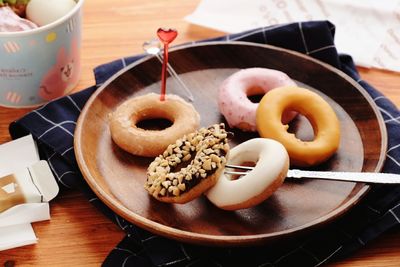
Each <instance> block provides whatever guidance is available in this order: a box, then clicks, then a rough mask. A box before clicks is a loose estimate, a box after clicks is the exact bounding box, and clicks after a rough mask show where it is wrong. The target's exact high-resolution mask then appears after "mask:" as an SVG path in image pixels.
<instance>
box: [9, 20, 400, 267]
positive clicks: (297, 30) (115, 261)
mask: <svg viewBox="0 0 400 267" xmlns="http://www.w3.org/2000/svg"><path fill="white" fill-rule="evenodd" d="M334 32H335V27H334V25H332V24H331V23H329V22H326V21H315V22H302V23H293V24H286V25H278V26H273V27H265V28H259V29H255V30H252V31H247V32H243V33H239V34H233V35H227V36H224V37H221V38H215V39H209V40H204V41H212V40H217V41H220V40H227V41H235V40H240V41H248V42H255V43H266V44H271V45H275V46H279V47H283V48H287V49H292V50H296V51H299V52H302V53H305V54H307V55H309V56H312V57H314V58H317V59H319V60H322V61H324V62H326V63H328V64H330V65H332V66H334V67H336V68H338V69H340V70H342V71H344V72H345V73H347V74H348V75H349V76H351V77H352V78H353V79H354V80H355V81H357V82H358V83H359V84H360V85H361V86H362V87H363V88H364V89H365V90H366V92H368V94H370V95H371V97H372V98H373V99H374V101H375V103H376V104H377V106H378V108H379V110H380V111H381V113H382V115H383V117H384V119H385V123H386V127H387V130H388V140H389V145H388V151H387V159H386V162H385V166H384V168H383V171H384V172H391V173H400V124H399V118H400V113H399V110H398V109H397V108H396V106H395V105H393V104H392V103H391V102H390V101H389V100H388V99H387V98H386V97H385V96H383V95H382V94H381V93H379V92H378V91H377V90H376V89H374V88H373V87H372V86H370V85H369V84H368V83H366V82H365V81H363V80H362V79H361V78H360V76H359V75H358V73H357V70H356V68H355V66H354V64H353V61H352V59H351V57H350V56H346V55H339V54H338V53H337V50H336V48H335V45H334ZM143 56H144V55H138V56H134V57H127V58H121V59H119V60H116V61H113V62H110V63H107V64H104V65H101V66H99V67H97V68H96V69H95V70H94V73H95V77H96V85H94V86H92V87H90V88H88V89H86V90H83V91H81V92H78V93H76V94H73V95H70V96H66V97H63V98H60V99H58V100H55V101H52V102H50V103H48V104H46V105H44V106H43V107H41V108H39V109H37V110H34V111H32V112H31V113H29V114H27V115H26V116H24V117H23V118H21V119H19V120H18V121H16V122H13V123H12V124H11V125H10V134H11V136H12V137H13V138H18V137H21V136H24V135H26V134H29V133H31V134H32V135H33V136H34V138H35V139H36V140H37V142H38V147H39V150H40V155H41V157H42V158H43V159H46V160H48V162H49V164H50V166H51V169H52V170H53V172H54V174H55V176H56V178H57V180H58V182H59V184H60V185H62V186H64V187H67V188H78V189H80V190H82V191H84V192H85V194H86V195H87V197H88V200H89V201H90V202H91V203H93V204H94V205H95V206H96V207H98V208H99V209H100V210H101V211H102V212H104V214H106V215H107V216H108V217H109V218H110V219H111V220H112V221H114V222H115V223H116V224H118V225H119V226H120V227H121V229H123V230H124V231H125V232H126V237H125V238H124V239H123V240H122V241H121V242H120V243H119V244H118V245H117V246H116V247H115V248H114V249H113V250H112V251H111V252H110V254H109V255H108V257H107V258H106V259H105V261H104V263H103V265H104V266H167V265H168V266H189V265H190V266H320V265H322V264H324V263H326V262H329V261H332V260H337V259H340V258H343V257H345V256H347V255H349V254H350V253H352V252H354V251H356V250H357V249H359V248H361V247H363V246H365V244H366V243H368V242H369V241H371V240H373V239H374V238H376V237H377V236H379V235H380V234H381V233H383V232H385V231H387V230H388V229H391V228H393V227H394V226H397V227H398V226H399V225H400V219H399V218H400V186H387V185H375V186H373V187H372V189H371V191H370V192H369V193H368V195H367V196H366V197H365V198H364V199H363V201H362V202H361V203H360V204H359V205H357V206H356V207H354V208H353V209H351V210H350V211H349V212H348V213H347V214H346V215H344V216H342V217H341V218H340V219H338V220H336V221H335V222H334V223H331V224H329V225H327V226H324V227H321V228H318V229H316V230H313V231H311V232H309V233H308V234H307V235H306V236H303V237H302V238H299V239H297V240H295V241H293V240H292V241H291V242H288V243H289V244H281V245H274V246H270V245H265V246H257V247H245V248H213V249H210V248H208V247H205V246H198V245H191V244H184V243H179V242H177V241H174V240H170V239H167V238H164V237H160V236H157V235H153V234H151V233H149V232H147V231H145V230H143V229H141V228H139V227H137V226H135V225H133V224H131V223H129V222H127V221H125V220H124V219H123V218H121V217H119V216H118V215H116V214H115V213H113V212H112V211H111V210H110V209H109V208H108V207H107V206H106V205H104V204H103V203H102V202H101V201H100V200H99V199H98V198H97V197H96V195H94V193H93V192H92V191H91V190H90V189H89V187H88V186H87V184H86V183H85V181H84V179H83V178H82V176H81V173H80V171H79V169H78V166H77V163H76V160H75V156H74V151H73V133H74V128H75V125H76V120H77V118H78V116H79V114H80V111H81V109H82V107H83V106H84V104H85V102H86V101H87V100H88V98H89V97H90V96H91V94H92V93H93V92H94V91H95V90H96V89H97V88H98V87H99V86H100V85H101V84H102V83H103V82H105V81H106V80H107V79H108V78H109V77H110V76H111V75H113V74H114V73H115V72H116V71H118V70H120V69H121V68H123V67H125V66H126V65H128V64H130V63H132V62H134V61H135V60H137V59H139V58H141V57H143ZM82 261H84V259H82Z"/></svg>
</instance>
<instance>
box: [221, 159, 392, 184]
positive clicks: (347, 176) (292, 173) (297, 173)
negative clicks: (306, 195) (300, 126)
mask: <svg viewBox="0 0 400 267" xmlns="http://www.w3.org/2000/svg"><path fill="white" fill-rule="evenodd" d="M225 168H232V169H239V170H243V171H229V170H225V171H224V173H226V174H231V175H246V174H247V173H248V172H249V171H251V170H253V169H254V167H249V166H239V165H230V164H227V165H225ZM286 176H287V177H288V178H296V179H300V178H314V179H326V180H335V181H348V182H364V183H379V184H400V175H399V174H394V173H379V172H333V171H304V170H297V169H294V170H288V172H287V175H286Z"/></svg>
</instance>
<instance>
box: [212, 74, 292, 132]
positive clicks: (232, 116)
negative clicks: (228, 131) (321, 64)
mask: <svg viewBox="0 0 400 267" xmlns="http://www.w3.org/2000/svg"><path fill="white" fill-rule="evenodd" d="M282 86H296V83H295V82H294V81H292V80H291V79H290V78H289V76H287V75H286V74H285V73H283V72H281V71H278V70H273V69H266V68H248V69H243V70H240V71H238V72H235V73H234V74H232V75H231V76H229V77H228V78H227V79H226V80H225V81H224V82H223V83H222V85H221V87H220V88H219V91H218V106H219V110H220V111H221V113H222V114H223V115H224V117H225V119H226V121H227V122H228V124H229V126H230V127H236V128H239V129H241V130H243V131H252V132H254V131H256V129H257V128H256V110H257V107H258V103H253V102H251V101H250V99H249V98H248V96H252V95H258V94H265V93H267V92H268V91H270V90H271V89H274V88H278V87H282ZM295 115H296V113H294V112H286V113H285V114H284V115H283V116H282V122H283V123H284V124H286V123H288V122H290V121H291V120H292V119H293V118H294V116H295Z"/></svg>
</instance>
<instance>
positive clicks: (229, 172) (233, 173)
mask: <svg viewBox="0 0 400 267" xmlns="http://www.w3.org/2000/svg"><path fill="white" fill-rule="evenodd" d="M224 173H225V174H231V175H246V174H248V172H234V171H224Z"/></svg>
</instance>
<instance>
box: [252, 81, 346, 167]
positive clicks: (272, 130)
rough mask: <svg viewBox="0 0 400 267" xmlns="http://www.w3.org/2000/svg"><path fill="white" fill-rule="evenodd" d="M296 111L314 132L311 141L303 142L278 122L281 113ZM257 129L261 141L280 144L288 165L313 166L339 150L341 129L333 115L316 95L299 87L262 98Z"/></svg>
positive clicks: (325, 103)
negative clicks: (288, 160) (269, 140)
mask: <svg viewBox="0 0 400 267" xmlns="http://www.w3.org/2000/svg"><path fill="white" fill-rule="evenodd" d="M287 109H290V110H295V111H297V112H298V113H300V114H302V115H304V116H305V117H306V118H307V119H308V120H309V121H310V123H311V125H312V128H313V130H314V140H312V141H307V142H304V141H302V140H300V139H298V138H296V136H295V135H294V134H292V133H288V132H287V129H288V128H289V126H288V125H284V124H282V122H281V116H282V113H283V112H284V111H285V110H287ZM257 129H258V132H259V134H260V136H261V137H265V138H271V139H274V140H277V141H279V142H280V143H282V144H283V145H284V146H285V148H286V150H287V151H288V153H289V157H290V162H291V163H293V165H297V166H304V167H306V166H312V165H316V164H319V163H321V162H323V161H325V160H327V159H328V158H329V157H331V156H332V155H333V154H334V153H335V152H336V150H337V149H338V147H339V142H340V125H339V120H338V118H337V117H336V114H335V111H334V110H333V109H332V108H331V106H330V105H329V104H328V103H327V102H326V101H325V100H324V99H323V98H322V97H321V96H319V95H318V94H316V93H314V92H312V91H310V90H307V89H305V88H299V87H282V88H279V90H276V91H275V90H273V91H270V92H269V93H267V94H265V95H264V97H263V98H262V99H261V101H260V104H259V106H258V109H257Z"/></svg>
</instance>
